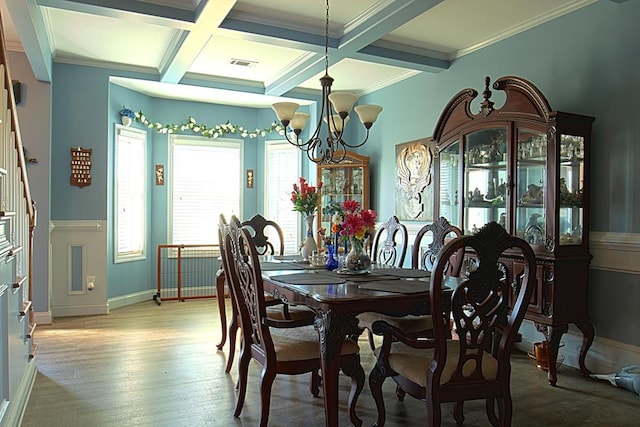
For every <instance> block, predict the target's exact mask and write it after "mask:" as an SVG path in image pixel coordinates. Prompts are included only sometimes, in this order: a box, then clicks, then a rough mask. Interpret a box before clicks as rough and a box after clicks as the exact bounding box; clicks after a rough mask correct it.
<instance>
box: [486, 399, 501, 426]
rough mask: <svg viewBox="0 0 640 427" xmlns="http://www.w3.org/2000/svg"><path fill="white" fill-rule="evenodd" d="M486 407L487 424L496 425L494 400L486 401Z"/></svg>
mask: <svg viewBox="0 0 640 427" xmlns="http://www.w3.org/2000/svg"><path fill="white" fill-rule="evenodd" d="M486 406H487V418H489V422H490V423H491V425H492V426H494V427H495V426H497V425H498V422H499V421H498V417H497V416H496V400H495V399H493V398H491V399H487V401H486Z"/></svg>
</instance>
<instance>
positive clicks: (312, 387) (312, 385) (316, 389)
mask: <svg viewBox="0 0 640 427" xmlns="http://www.w3.org/2000/svg"><path fill="white" fill-rule="evenodd" d="M309 391H310V392H311V394H312V395H313V397H318V395H320V374H319V373H318V371H317V370H314V371H313V372H311V381H309Z"/></svg>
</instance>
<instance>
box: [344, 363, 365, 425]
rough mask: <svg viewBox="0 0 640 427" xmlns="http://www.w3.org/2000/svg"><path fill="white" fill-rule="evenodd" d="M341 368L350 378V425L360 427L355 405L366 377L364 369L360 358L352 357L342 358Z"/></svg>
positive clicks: (348, 405) (348, 404)
mask: <svg viewBox="0 0 640 427" xmlns="http://www.w3.org/2000/svg"><path fill="white" fill-rule="evenodd" d="M341 368H342V372H344V374H345V375H347V376H349V377H351V391H350V393H349V401H348V403H347V408H348V410H349V419H351V424H353V425H354V426H356V427H360V426H361V425H362V420H361V419H360V418H359V417H358V415H357V414H356V403H357V402H358V397H359V396H360V393H362V389H363V388H364V381H365V377H366V376H365V373H364V369H363V368H362V365H361V364H360V356H359V355H354V356H351V357H348V358H343V362H342V364H341Z"/></svg>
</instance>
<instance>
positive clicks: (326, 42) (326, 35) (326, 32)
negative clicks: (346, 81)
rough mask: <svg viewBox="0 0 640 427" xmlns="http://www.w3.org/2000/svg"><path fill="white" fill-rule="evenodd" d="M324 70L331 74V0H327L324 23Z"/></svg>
mask: <svg viewBox="0 0 640 427" xmlns="http://www.w3.org/2000/svg"><path fill="white" fill-rule="evenodd" d="M324 71H325V74H329V0H327V6H326V10H325V24H324Z"/></svg>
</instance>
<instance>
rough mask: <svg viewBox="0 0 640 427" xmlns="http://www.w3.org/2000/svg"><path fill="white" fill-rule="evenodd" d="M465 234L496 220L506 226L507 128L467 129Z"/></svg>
mask: <svg viewBox="0 0 640 427" xmlns="http://www.w3.org/2000/svg"><path fill="white" fill-rule="evenodd" d="M464 160H465V166H464V188H465V190H466V192H467V193H466V194H464V195H463V197H464V211H463V215H464V224H462V230H463V231H464V233H465V234H473V233H475V232H476V231H478V230H479V229H480V228H482V226H484V225H485V224H487V223H489V222H491V221H496V222H498V223H499V224H501V225H502V226H503V227H505V228H506V200H507V191H506V190H507V129H506V128H492V129H484V130H481V131H478V132H473V133H470V134H468V135H467V136H466V140H465V146H464Z"/></svg>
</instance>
